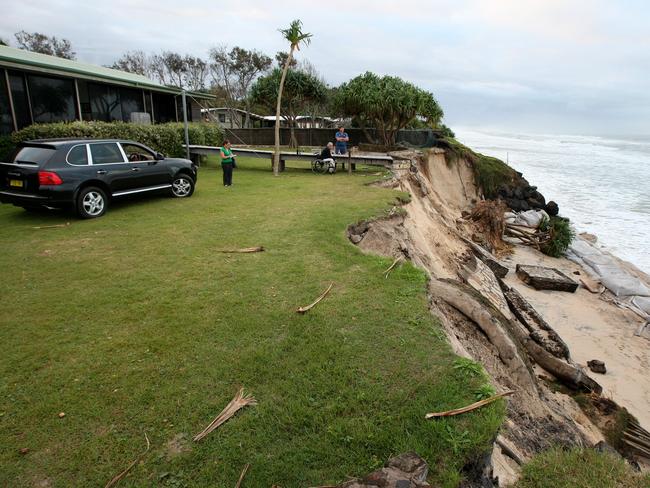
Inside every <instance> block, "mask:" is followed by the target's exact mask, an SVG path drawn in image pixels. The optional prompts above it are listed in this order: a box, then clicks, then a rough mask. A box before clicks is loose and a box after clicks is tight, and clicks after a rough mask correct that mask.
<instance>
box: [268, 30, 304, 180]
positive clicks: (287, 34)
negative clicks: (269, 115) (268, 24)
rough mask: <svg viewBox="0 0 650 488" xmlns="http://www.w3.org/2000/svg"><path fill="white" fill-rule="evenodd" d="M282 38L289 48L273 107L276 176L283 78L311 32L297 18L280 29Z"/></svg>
mask: <svg viewBox="0 0 650 488" xmlns="http://www.w3.org/2000/svg"><path fill="white" fill-rule="evenodd" d="M280 32H282V35H283V36H284V38H285V39H286V40H287V41H289V44H290V45H291V48H290V49H289V56H287V59H286V61H285V62H284V67H283V68H282V77H281V78H280V88H279V90H278V103H277V105H276V108H275V153H274V154H273V175H274V176H278V174H279V171H280V105H281V103H282V90H283V89H284V80H285V78H286V77H287V71H289V66H290V65H291V60H292V59H293V52H294V51H295V50H296V49H297V50H298V51H300V44H301V43H303V44H309V43H310V42H311V39H310V38H311V36H312V35H311V34H310V33H308V32H303V31H302V22H301V21H300V20H298V19H296V20H294V21H293V22H291V25H290V26H289V28H288V29H280Z"/></svg>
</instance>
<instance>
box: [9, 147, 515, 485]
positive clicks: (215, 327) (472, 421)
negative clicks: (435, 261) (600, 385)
mask: <svg viewBox="0 0 650 488" xmlns="http://www.w3.org/2000/svg"><path fill="white" fill-rule="evenodd" d="M214 166H218V162H217V161H216V160H215V159H214V158H211V159H210V161H209V165H208V166H202V167H201V169H200V174H199V179H198V182H197V187H196V192H195V194H194V196H193V197H192V198H190V199H171V198H166V197H161V198H148V199H144V200H142V199H140V200H135V201H133V200H129V201H123V202H119V203H118V202H116V203H115V204H114V205H112V207H111V208H110V209H109V211H108V213H107V214H106V215H105V216H104V217H102V218H100V219H93V220H88V221H81V220H77V219H74V218H73V217H72V216H71V215H69V214H67V213H63V212H50V213H42V214H31V213H27V212H24V211H23V210H22V209H19V208H16V207H12V206H9V205H2V206H0V225H2V228H3V229H4V232H3V233H2V234H1V236H0V244H1V245H2V249H3V253H2V255H1V256H0V267H1V268H2V269H4V270H6V271H7V272H9V275H8V277H7V279H5V280H2V281H1V282H0V294H1V295H2V297H3V300H2V301H1V302H0V316H2V318H3V325H2V327H1V328H0V342H1V343H2V344H3V349H2V350H3V354H2V355H0V377H1V378H2V385H1V390H2V395H1V396H0V414H1V418H2V421H1V422H0V438H2V439H3V442H2V447H1V448H0V465H1V466H2V469H1V470H0V486H28V485H29V486H31V485H43V486H45V485H47V486H52V487H59V486H61V487H68V486H104V485H105V484H106V482H107V481H108V480H110V479H111V478H112V477H113V476H115V474H116V473H118V472H120V471H121V470H122V469H124V467H125V466H127V465H128V464H129V463H130V462H131V461H132V460H133V459H134V458H135V457H136V456H137V455H138V453H140V452H141V451H142V450H143V448H144V434H145V433H146V434H147V435H148V437H149V439H150V441H151V450H150V451H149V452H148V454H147V455H146V456H144V457H143V459H142V462H141V463H138V464H137V465H136V466H135V467H134V468H133V469H132V470H131V472H130V473H129V475H128V476H127V477H126V478H125V479H124V480H123V481H122V483H121V485H120V486H122V485H124V486H125V487H129V486H130V487H140V486H158V485H160V486H219V487H232V486H235V484H236V482H237V479H238V478H239V474H240V472H241V469H242V468H243V467H244V466H245V465H246V464H248V463H250V466H251V468H250V469H249V470H248V473H247V474H246V479H245V481H244V484H245V485H246V486H250V487H270V486H272V485H274V484H276V485H279V486H282V487H284V488H293V487H305V486H320V485H335V484H337V483H339V482H341V481H342V480H345V479H346V477H347V476H348V475H354V476H363V475H365V474H367V473H369V472H370V471H372V470H373V469H376V468H378V467H380V466H381V465H383V463H384V462H385V461H386V460H387V459H388V458H389V457H391V456H393V455H395V454H399V453H403V452H407V451H416V452H417V453H418V454H420V455H421V456H422V457H424V458H425V459H426V460H427V462H428V463H429V466H430V467H431V469H430V473H431V474H430V480H431V482H432V483H431V484H432V485H434V486H444V487H448V488H451V487H454V488H455V487H456V486H458V482H459V479H460V478H461V477H462V474H461V470H462V467H463V466H464V465H465V464H466V463H468V462H469V461H472V460H475V459H476V458H477V457H479V456H480V455H482V454H484V453H485V452H486V451H487V450H488V449H490V447H491V441H492V439H493V438H494V436H495V435H496V432H497V430H498V427H499V425H500V424H501V422H502V420H503V416H504V410H505V408H504V402H497V403H496V404H494V405H489V406H486V407H484V408H482V409H480V410H477V411H475V412H471V413H468V414H465V415H461V416H457V417H453V418H448V419H438V420H435V421H432V420H425V418H424V416H425V414H426V413H428V412H433V411H443V410H449V409H453V408H458V407H463V406H465V405H468V404H471V403H473V402H474V401H475V395H474V391H475V390H476V389H478V388H479V387H481V385H482V384H484V383H485V380H484V378H482V377H481V376H476V377H474V375H472V374H470V375H467V376H465V375H463V374H459V373H458V371H457V369H456V368H454V360H455V359H457V357H456V356H455V355H454V354H453V353H452V351H451V348H450V346H449V344H448V343H447V342H446V339H445V337H444V333H443V332H442V328H441V327H440V325H439V323H438V322H437V321H436V320H435V319H434V318H433V317H432V316H431V314H430V311H429V309H428V301H427V296H426V281H427V279H426V275H425V273H424V272H422V271H420V270H418V269H416V268H415V267H413V266H411V265H410V264H404V265H403V266H400V267H398V268H396V269H394V270H393V272H392V273H391V274H390V277H389V279H386V278H385V274H384V271H385V270H386V268H387V267H388V266H390V264H391V262H392V259H389V258H381V257H378V256H371V255H367V254H364V253H362V252H361V251H360V250H359V249H358V248H356V247H355V246H353V245H352V244H351V243H350V242H349V241H348V239H347V237H346V232H345V230H346V228H347V226H348V225H349V224H350V223H352V222H358V221H360V220H364V219H368V218H371V217H373V216H376V215H381V214H382V213H383V212H384V211H386V210H387V209H390V208H391V207H392V206H393V205H394V201H395V194H394V193H393V192H392V191H391V190H387V189H384V188H377V187H369V186H366V183H367V181H368V179H369V178H368V176H369V175H370V174H371V173H372V172H374V171H376V170H374V169H373V170H372V171H363V170H361V169H359V170H358V171H357V174H356V175H352V176H350V175H347V174H344V173H343V174H341V173H337V174H334V175H331V176H327V177H322V176H316V175H313V174H312V173H311V172H310V171H307V170H305V168H304V166H303V167H302V169H297V168H295V167H290V164H288V169H287V171H286V173H283V174H282V176H280V177H278V178H273V176H271V172H270V171H269V168H268V162H267V161H263V160H259V159H251V158H240V160H238V166H239V169H238V170H237V172H236V173H235V179H234V185H233V187H232V188H228V189H224V188H223V186H222V185H221V182H220V180H221V172H220V171H218V170H215V169H213V168H214ZM65 222H70V225H69V226H64V227H61V228H56V229H52V230H47V231H43V230H35V229H34V227H35V226H42V225H54V224H61V223H65ZM258 245H263V246H264V247H265V248H266V249H267V250H266V252H263V253H257V254H222V253H220V252H219V250H222V249H233V248H242V247H249V246H258ZM332 282H333V283H334V287H333V288H332V290H331V292H330V294H329V295H328V296H327V298H326V299H325V300H323V301H322V302H321V303H319V305H318V306H317V307H315V308H314V309H313V310H311V311H310V312H309V313H308V314H305V315H299V314H296V313H295V310H296V308H297V307H298V306H301V305H306V304H308V303H311V302H312V301H313V300H314V298H315V297H317V296H318V295H319V294H320V293H322V291H323V290H324V289H325V288H326V287H327V286H328V285H329V284H330V283H332ZM462 369H464V370H466V371H469V370H470V369H473V370H476V369H478V367H472V366H466V367H464V368H462ZM240 386H244V387H245V388H246V391H247V392H250V393H251V394H253V395H254V396H255V398H256V399H257V401H258V405H257V406H255V407H250V408H248V409H245V410H243V411H241V412H240V413H238V414H237V415H236V416H235V417H233V418H232V419H230V420H229V421H228V422H227V423H226V424H224V425H223V426H221V427H220V428H219V429H217V430H216V431H215V432H213V433H212V434H210V436H208V437H207V438H206V439H204V440H203V441H202V442H200V443H193V442H192V440H191V439H192V436H193V435H194V434H196V433H198V432H200V431H201V429H203V428H204V427H205V426H206V425H207V423H209V422H210V420H212V419H213V418H214V417H215V416H216V415H217V414H218V413H219V412H220V411H221V409H222V408H223V407H224V406H225V405H226V404H227V403H228V402H229V401H230V400H231V399H232V397H233V395H234V394H235V392H236V391H237V390H238V388H239V387H240ZM59 412H65V414H66V415H65V417H63V418H59V416H58V413H59ZM21 449H28V451H27V452H26V454H21ZM89 467H91V468H92V469H90V468H89Z"/></svg>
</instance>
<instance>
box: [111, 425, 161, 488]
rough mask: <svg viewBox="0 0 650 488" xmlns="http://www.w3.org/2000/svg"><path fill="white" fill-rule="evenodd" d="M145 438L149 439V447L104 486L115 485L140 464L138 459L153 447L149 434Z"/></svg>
mask: <svg viewBox="0 0 650 488" xmlns="http://www.w3.org/2000/svg"><path fill="white" fill-rule="evenodd" d="M144 438H145V439H146V440H147V448H146V449H145V450H144V452H142V453H141V454H140V455H139V456H138V457H137V458H135V459H134V460H133V461H132V462H131V464H129V465H128V466H127V467H126V469H125V470H124V471H122V472H121V473H119V474H116V475H115V476H114V477H113V478H112V479H111V480H110V481H109V482H108V483H106V486H105V487H104V488H111V487H112V486H115V485H116V484H118V483H119V482H120V480H121V479H122V478H124V477H125V476H126V475H127V473H128V472H129V471H131V469H132V468H133V466H135V465H136V464H138V461H140V459H142V458H143V457H144V455H145V454H147V453H148V452H149V448H150V447H151V444H150V443H149V437H147V434H146V433H145V434H144Z"/></svg>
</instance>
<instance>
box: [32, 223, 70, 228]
mask: <svg viewBox="0 0 650 488" xmlns="http://www.w3.org/2000/svg"><path fill="white" fill-rule="evenodd" d="M69 225H70V222H66V223H65V224H54V225H37V226H35V227H32V229H60V228H61V227H68V226H69Z"/></svg>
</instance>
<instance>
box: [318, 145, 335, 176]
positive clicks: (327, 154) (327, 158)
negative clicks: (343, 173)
mask: <svg viewBox="0 0 650 488" xmlns="http://www.w3.org/2000/svg"><path fill="white" fill-rule="evenodd" d="M332 149H334V144H332V143H331V142H328V143H327V146H325V149H323V150H322V151H321V153H320V160H321V161H322V162H323V163H326V164H327V165H328V171H329V172H330V173H334V171H336V161H334V156H333V155H332Z"/></svg>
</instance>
